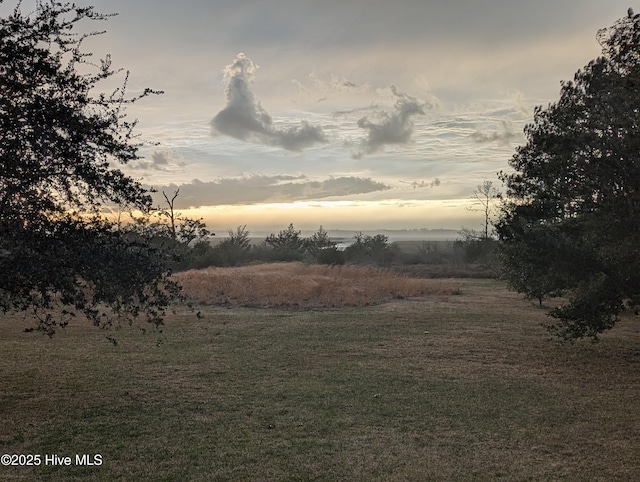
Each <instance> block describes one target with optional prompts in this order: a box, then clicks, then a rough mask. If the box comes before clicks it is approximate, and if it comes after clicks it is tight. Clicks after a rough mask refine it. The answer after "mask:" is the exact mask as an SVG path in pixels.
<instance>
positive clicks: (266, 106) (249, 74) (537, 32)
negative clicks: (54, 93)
mask: <svg viewBox="0 0 640 482" xmlns="http://www.w3.org/2000/svg"><path fill="white" fill-rule="evenodd" d="M76 3H77V4H79V5H82V6H85V5H93V6H95V8H96V10H97V11H99V12H101V13H118V15H117V16H115V17H112V18H110V19H109V20H108V21H106V22H100V23H97V24H94V23H89V24H86V28H87V29H91V30H106V33H105V34H103V35H100V36H97V37H93V38H92V39H90V41H89V42H87V43H86V48H87V50H90V51H92V52H94V54H95V55H96V56H97V57H103V56H104V55H105V54H110V55H111V58H112V61H113V65H114V66H116V67H122V68H123V69H125V70H129V71H130V76H129V80H128V84H127V88H128V92H129V93H130V94H131V95H135V94H136V93H139V92H140V91H142V90H143V89H144V88H145V87H150V88H153V89H157V90H162V91H164V94H163V95H160V96H151V97H149V98H146V99H143V100H142V101H140V102H138V103H136V104H134V105H132V106H130V108H129V111H128V116H129V117H130V119H135V118H137V119H138V120H139V124H138V127H137V132H138V134H139V135H140V138H139V140H140V142H142V147H141V150H140V153H141V155H142V156H144V158H143V159H140V160H139V161H136V162H133V163H131V164H129V165H127V166H124V167H121V169H122V170H123V171H125V172H126V173H127V174H130V175H131V176H133V177H134V178H136V179H139V180H141V182H142V183H143V184H145V185H147V186H151V187H154V188H155V189H157V190H158V193H159V194H160V196H161V193H162V191H165V192H166V193H167V194H169V195H171V194H172V193H173V192H174V191H176V190H177V189H179V190H180V192H179V196H178V198H177V199H176V206H177V207H178V208H180V210H181V211H182V212H183V213H184V214H185V215H188V216H193V217H203V218H204V220H205V221H206V223H207V225H208V226H209V227H210V228H211V229H212V231H214V232H219V233H221V234H224V233H225V232H226V230H227V229H233V228H235V227H236V226H240V225H247V228H248V229H249V231H254V232H261V231H267V232H269V231H277V230H279V229H283V228H285V227H286V226H287V225H288V224H289V223H294V225H295V226H296V227H297V228H299V229H305V230H307V229H311V230H312V229H317V227H318V226H320V225H322V226H324V228H325V229H350V230H375V229H420V228H427V229H440V228H444V229H460V228H462V227H466V228H470V229H480V228H481V227H482V223H483V213H481V212H480V211H477V210H474V204H473V200H472V198H473V192H474V190H475V189H477V187H478V185H479V184H481V183H482V182H483V181H484V180H491V181H493V183H494V186H495V187H498V188H501V183H500V181H499V180H498V177H497V173H498V172H499V171H501V170H504V171H508V170H509V166H508V161H509V159H510V158H511V156H512V155H513V153H514V152H515V149H516V147H517V146H518V145H521V144H523V143H524V142H525V138H524V136H523V134H522V132H523V128H524V126H525V125H526V124H527V123H529V122H531V121H532V119H533V111H534V108H535V106H537V105H542V106H546V105H548V103H549V102H554V101H555V100H557V99H558V95H559V91H560V81H561V80H571V79H572V78H573V75H574V73H575V72H576V70H578V69H579V68H581V67H583V66H584V65H586V64H587V63H588V62H589V61H590V60H591V59H593V58H595V57H597V56H598V55H599V53H600V46H599V45H598V43H597V41H596V33H597V31H598V29H600V28H603V27H608V26H611V25H612V24H613V23H614V22H615V21H616V19H618V18H620V17H622V16H624V15H626V12H627V9H628V8H629V7H630V6H631V7H634V8H635V10H637V11H640V5H637V6H634V5H632V4H630V0H625V1H620V0H607V1H602V0H553V1H551V0H536V1H533V2H532V1H527V2H524V1H515V0H435V1H434V0H432V1H429V0H396V1H395V2H389V1H382V0H340V1H335V0H323V1H318V0H315V1H311V0H278V1H275V0H272V1H264V0H246V1H237V0H233V1H232V0H182V1H181V2H175V1H165V0H153V1H152V0H135V1H131V0H94V1H92V2H91V1H89V2H88V3H84V2H83V1H82V0H78V1H77V2H76ZM14 4H15V3H14V2H7V1H5V3H4V4H2V5H0V12H2V13H6V11H7V10H8V9H9V8H10V7H12V6H13V5H14ZM33 5H35V1H34V0H24V1H23V10H24V11H26V10H29V8H32V6H33ZM119 81H121V79H120V80H119ZM170 197H171V196H170ZM160 201H161V197H160V198H158V203H160ZM475 207H477V206H475Z"/></svg>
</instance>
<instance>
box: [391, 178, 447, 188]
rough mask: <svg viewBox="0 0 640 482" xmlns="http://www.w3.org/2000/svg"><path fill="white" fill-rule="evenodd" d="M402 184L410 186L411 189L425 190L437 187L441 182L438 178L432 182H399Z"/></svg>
mask: <svg viewBox="0 0 640 482" xmlns="http://www.w3.org/2000/svg"><path fill="white" fill-rule="evenodd" d="M400 182H401V183H403V184H410V185H411V186H412V187H413V189H427V188H433V187H438V186H439V185H440V184H441V183H442V181H441V180H440V179H439V178H437V177H436V178H435V179H433V181H400Z"/></svg>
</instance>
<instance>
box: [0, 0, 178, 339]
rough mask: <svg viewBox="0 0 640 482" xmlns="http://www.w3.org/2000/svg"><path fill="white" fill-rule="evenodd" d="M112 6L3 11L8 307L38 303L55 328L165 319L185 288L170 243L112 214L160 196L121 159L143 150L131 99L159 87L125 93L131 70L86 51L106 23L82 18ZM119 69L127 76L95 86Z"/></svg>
mask: <svg viewBox="0 0 640 482" xmlns="http://www.w3.org/2000/svg"><path fill="white" fill-rule="evenodd" d="M107 17H108V15H101V14H98V13H96V12H95V11H94V9H93V7H86V8H81V7H77V6H75V5H72V4H61V3H58V2H55V1H42V2H38V3H37V5H36V8H35V10H34V11H33V12H31V13H28V14H25V13H23V12H22V11H21V8H20V4H18V6H17V7H16V8H15V9H14V11H13V12H12V13H11V14H10V15H8V16H7V17H5V18H2V19H0V273H1V274H0V307H1V308H2V309H3V310H4V311H5V312H6V311H8V310H13V309H18V310H33V313H34V315H35V316H36V317H37V319H38V320H39V321H40V328H41V329H42V330H44V331H45V332H47V333H49V334H52V333H53V332H54V328H55V326H56V325H58V324H63V325H64V324H65V323H66V322H67V321H68V317H69V316H75V314H77V313H78V312H81V313H84V315H86V316H87V317H88V318H89V319H90V320H91V321H92V322H93V323H95V324H96V325H108V324H110V323H111V322H112V321H113V320H114V319H116V318H119V317H120V316H125V317H128V318H129V319H133V318H136V317H138V316H140V315H145V319H146V320H148V321H150V322H152V323H154V324H160V323H161V321H162V314H163V310H164V308H165V307H166V306H167V304H168V303H169V301H170V299H171V297H172V296H173V295H175V294H176V292H177V287H176V286H175V285H174V284H173V283H171V282H170V281H169V280H168V277H167V275H168V270H167V266H168V264H167V263H168V262H169V257H168V256H167V255H166V253H163V252H162V250H161V249H158V248H157V247H153V246H152V245H150V244H149V243H147V242H146V241H147V240H146V238H145V236H144V235H142V234H140V232H138V231H136V230H135V229H128V228H127V227H126V226H120V225H119V224H117V223H116V224H114V223H112V222H110V221H109V220H108V218H107V216H106V215H104V214H103V213H104V211H105V210H104V208H105V207H106V206H118V207H119V208H120V209H123V210H138V211H140V212H147V211H148V210H149V209H150V208H151V197H150V195H149V193H148V192H147V191H145V189H144V188H143V187H142V186H141V185H140V184H139V183H138V182H136V181H134V180H133V179H131V178H130V177H128V176H126V175H125V174H124V173H123V172H122V171H121V170H119V169H118V168H117V166H118V165H122V164H126V163H128V162H129V161H132V160H135V159H138V158H139V156H138V148H139V144H137V143H136V139H135V137H134V134H133V130H134V128H135V126H136V122H135V121H134V122H131V121H129V120H127V117H126V114H125V107H126V106H127V104H131V103H133V102H136V101H138V100H140V99H141V98H143V97H146V96H148V95H150V94H153V93H155V92H154V91H152V90H150V89H147V90H145V91H144V92H142V93H141V94H140V95H137V96H133V97H126V96H125V87H126V83H127V78H128V73H124V72H122V73H121V72H120V71H118V70H114V69H113V68H112V65H111V60H110V58H109V56H107V57H106V58H104V59H102V60H98V61H95V60H94V59H93V58H92V55H91V53H86V52H84V51H83V45H84V43H85V41H86V39H87V38H89V37H92V36H94V35H98V34H99V33H100V32H94V31H92V32H89V33H86V34H79V33H77V30H78V28H79V25H80V24H81V23H83V22H86V21H101V20H105V19H106V18H107ZM117 75H121V76H122V78H123V84H122V87H120V88H118V89H116V90H115V91H114V92H112V93H111V94H105V93H97V88H98V87H99V84H100V82H101V81H103V80H105V79H108V78H110V77H112V76H117ZM55 307H59V309H57V310H55V311H53V312H52V308H55ZM71 308H74V309H71ZM52 313H53V314H52ZM54 315H55V316H54Z"/></svg>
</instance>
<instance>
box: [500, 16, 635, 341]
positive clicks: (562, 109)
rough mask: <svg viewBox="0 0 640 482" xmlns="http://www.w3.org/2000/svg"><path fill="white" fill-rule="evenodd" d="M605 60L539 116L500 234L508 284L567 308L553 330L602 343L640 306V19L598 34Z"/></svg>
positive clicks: (519, 160)
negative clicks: (561, 299) (560, 298)
mask: <svg viewBox="0 0 640 482" xmlns="http://www.w3.org/2000/svg"><path fill="white" fill-rule="evenodd" d="M597 38H598V41H599V43H600V44H601V46H602V55H601V56H600V57H598V58H597V59H595V60H593V61H591V62H590V63H589V64H588V65H587V66H585V67H584V68H583V69H581V70H579V71H578V72H577V73H576V74H575V77H574V80H573V81H569V82H563V83H562V84H561V92H560V99H559V100H558V101H557V102H556V103H553V104H550V105H549V106H548V107H547V108H546V109H543V108H541V107H538V108H537V109H536V110H535V115H534V120H533V123H531V124H530V125H528V126H527V127H526V128H525V134H526V137H527V143H526V144H525V145H524V146H521V147H519V148H518V149H517V151H516V153H515V155H514V156H513V158H512V159H511V161H510V165H511V167H512V168H513V169H514V172H513V173H509V174H505V173H501V178H502V180H503V182H505V184H506V186H507V188H508V192H507V195H508V200H507V201H506V202H505V203H504V205H503V207H502V213H501V218H500V220H499V221H498V223H497V224H496V230H497V233H498V235H499V237H500V240H501V241H502V258H503V261H504V263H503V266H504V271H505V275H506V277H507V279H508V280H509V281H510V282H511V284H512V286H513V287H514V288H516V289H517V290H518V291H520V292H524V293H525V294H527V295H529V296H531V297H535V298H537V299H539V300H542V298H543V297H546V296H551V295H557V294H562V295H565V296H567V297H568V300H569V301H568V302H567V303H566V304H565V305H563V306H561V307H559V308H556V309H554V310H553V311H552V312H551V313H550V314H551V316H552V317H554V318H555V319H556V321H555V322H553V323H552V324H550V325H549V329H550V330H551V331H552V332H554V333H555V334H557V335H558V336H560V337H562V338H564V339H567V340H572V339H576V338H582V337H593V338H596V337H597V335H598V334H599V333H602V332H603V331H605V330H607V329H609V328H611V327H612V326H613V325H614V324H615V323H616V322H617V321H618V316H619V315H620V314H621V313H622V312H623V311H625V310H628V309H632V310H635V311H636V313H637V310H638V306H639V305H640V248H639V247H640V15H634V14H633V12H632V11H631V10H629V14H628V15H627V16H626V17H624V18H622V19H620V20H618V21H617V22H616V23H615V25H613V26H612V27H611V28H607V29H602V30H600V31H599V32H598V35H597Z"/></svg>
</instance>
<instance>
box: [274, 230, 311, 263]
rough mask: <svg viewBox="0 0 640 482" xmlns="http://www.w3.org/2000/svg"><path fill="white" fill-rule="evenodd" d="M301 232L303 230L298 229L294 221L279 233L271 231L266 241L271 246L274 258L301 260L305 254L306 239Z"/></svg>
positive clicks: (278, 259)
mask: <svg viewBox="0 0 640 482" xmlns="http://www.w3.org/2000/svg"><path fill="white" fill-rule="evenodd" d="M301 234H302V232H301V231H296V229H295V228H294V227H293V223H292V224H289V227H288V228H287V229H283V230H281V231H280V232H279V233H278V234H277V235H276V234H273V233H271V234H270V235H269V236H267V238H266V239H265V243H266V244H267V245H269V246H271V248H272V250H273V251H272V255H273V259H274V260H276V261H297V260H301V259H302V257H303V255H304V239H303V238H302V237H301Z"/></svg>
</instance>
